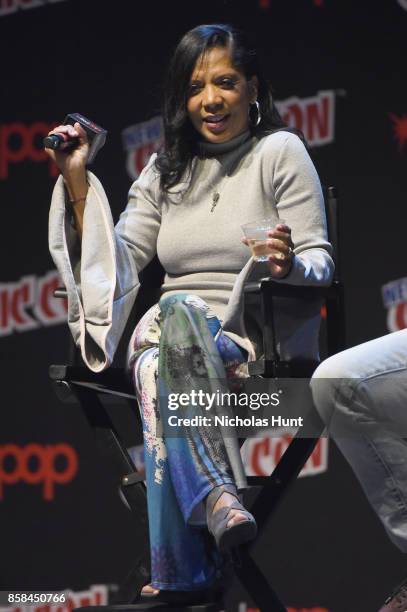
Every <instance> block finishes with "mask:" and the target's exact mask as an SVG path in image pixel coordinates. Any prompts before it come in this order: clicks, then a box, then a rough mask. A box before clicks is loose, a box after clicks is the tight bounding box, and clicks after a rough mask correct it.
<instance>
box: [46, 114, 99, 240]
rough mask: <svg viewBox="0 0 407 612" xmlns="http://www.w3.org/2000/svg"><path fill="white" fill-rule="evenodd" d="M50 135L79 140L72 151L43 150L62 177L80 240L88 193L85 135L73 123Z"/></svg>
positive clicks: (87, 145)
mask: <svg viewBox="0 0 407 612" xmlns="http://www.w3.org/2000/svg"><path fill="white" fill-rule="evenodd" d="M51 134H67V135H68V136H69V137H72V138H78V139H79V142H78V145H77V146H76V147H75V148H74V149H73V150H69V151H66V152H64V150H63V149H62V150H59V149H56V150H55V151H54V150H53V149H45V150H46V152H47V154H48V155H49V157H50V158H51V159H53V160H54V162H55V163H56V165H57V166H58V168H59V170H60V171H61V174H62V176H63V177H64V182H65V187H66V189H67V191H68V197H69V200H70V202H71V204H72V211H73V214H74V219H75V227H76V230H77V232H78V233H79V235H80V237H81V238H82V232H83V215H84V211H85V201H86V196H87V193H88V183H87V180H86V162H87V160H88V155H89V143H88V138H87V134H86V132H85V130H84V129H83V128H82V126H81V125H80V124H79V123H75V125H59V126H58V127H56V128H54V129H53V130H52V131H51V132H50V133H49V134H48V136H50V135H51Z"/></svg>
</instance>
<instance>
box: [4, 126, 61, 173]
mask: <svg viewBox="0 0 407 612" xmlns="http://www.w3.org/2000/svg"><path fill="white" fill-rule="evenodd" d="M56 125H57V123H56V122H55V121H54V122H52V123H45V122H44V121H36V122H35V123H31V124H30V125H26V124H25V123H20V122H14V123H3V124H0V180H4V179H6V178H7V177H8V175H9V171H10V168H11V167H12V166H13V165H15V164H19V163H21V162H23V161H31V162H47V163H48V169H49V174H50V176H53V177H54V176H57V175H58V169H57V167H56V165H55V164H54V162H53V161H52V160H51V159H50V158H49V157H48V155H47V154H46V153H45V151H44V145H43V140H44V137H45V136H46V135H47V134H48V132H50V131H51V130H52V129H53V128H54V127H55V126H56Z"/></svg>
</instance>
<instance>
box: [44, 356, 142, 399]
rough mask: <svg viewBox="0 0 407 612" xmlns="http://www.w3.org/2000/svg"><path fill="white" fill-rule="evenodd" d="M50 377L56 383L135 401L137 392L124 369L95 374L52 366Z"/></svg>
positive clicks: (78, 367) (86, 370) (83, 368)
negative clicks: (86, 388)
mask: <svg viewBox="0 0 407 612" xmlns="http://www.w3.org/2000/svg"><path fill="white" fill-rule="evenodd" d="M49 377H50V378H51V380H52V381H54V382H55V383H59V384H61V383H64V384H65V385H68V386H70V385H78V386H81V387H88V388H89V389H93V390H94V391H97V392H98V393H108V394H110V395H117V396H120V397H130V398H132V399H135V397H136V396H135V392H134V388H133V385H132V383H131V380H130V377H129V376H128V374H127V372H126V370H125V369H124V368H109V369H108V370H104V371H103V372H100V374H95V372H92V371H91V370H89V369H88V368H85V367H82V366H71V365H66V364H64V365H51V366H50V367H49Z"/></svg>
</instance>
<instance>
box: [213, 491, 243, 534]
mask: <svg viewBox="0 0 407 612" xmlns="http://www.w3.org/2000/svg"><path fill="white" fill-rule="evenodd" d="M236 499H238V498H237V493H236V495H232V494H231V493H228V492H227V491H224V492H223V493H222V494H221V496H220V497H219V499H218V501H217V502H216V503H215V505H214V507H213V509H212V512H213V513H215V512H217V511H218V510H220V509H221V508H230V507H231V506H232V504H233V502H235V501H236ZM228 516H229V517H230V518H229V520H228V522H227V523H226V527H227V528H228V529H229V528H230V527H233V525H237V524H238V523H241V522H242V521H247V516H246V515H245V514H243V513H242V512H240V510H239V509H238V508H231V509H230V511H229V515H228Z"/></svg>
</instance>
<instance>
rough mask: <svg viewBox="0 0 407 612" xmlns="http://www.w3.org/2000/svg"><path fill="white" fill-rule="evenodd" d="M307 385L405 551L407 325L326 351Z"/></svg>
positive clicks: (361, 481)
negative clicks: (331, 352) (337, 350)
mask: <svg viewBox="0 0 407 612" xmlns="http://www.w3.org/2000/svg"><path fill="white" fill-rule="evenodd" d="M311 387H312V393H313V398H314V402H315V405H316V408H317V410H318V412H319V413H320V415H321V417H322V419H323V420H324V422H325V423H326V424H327V425H328V429H329V432H330V433H331V434H332V436H333V437H334V439H335V441H336V443H337V445H338V447H339V448H340V450H341V451H342V453H343V454H344V456H345V457H346V459H347V460H348V462H349V463H350V465H351V467H352V468H353V470H354V472H355V474H356V476H357V478H358V479H359V481H360V483H361V485H362V487H363V489H364V491H365V493H366V495H367V497H368V499H369V501H370V503H371V504H372V506H373V508H374V510H375V511H376V513H377V515H378V516H379V518H380V519H381V521H382V522H383V525H384V527H385V529H386V531H387V533H388V535H389V537H390V538H391V540H392V541H393V542H394V543H395V544H396V545H397V546H398V547H399V548H400V549H401V550H402V551H403V552H407V440H406V438H407V329H404V330H402V331H399V332H395V333H392V334H389V335H387V336H384V337H382V338H377V339H376V340H372V341H370V342H366V343H364V344H361V345H359V346H355V347H353V348H351V349H348V350H346V351H343V352H341V353H338V354H337V355H334V356H333V357H330V358H329V359H327V360H326V361H324V362H323V363H322V364H321V365H320V366H319V367H318V368H317V370H316V372H315V374H314V377H313V380H312V382H311Z"/></svg>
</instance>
